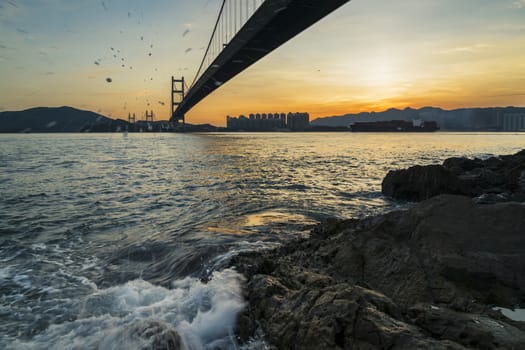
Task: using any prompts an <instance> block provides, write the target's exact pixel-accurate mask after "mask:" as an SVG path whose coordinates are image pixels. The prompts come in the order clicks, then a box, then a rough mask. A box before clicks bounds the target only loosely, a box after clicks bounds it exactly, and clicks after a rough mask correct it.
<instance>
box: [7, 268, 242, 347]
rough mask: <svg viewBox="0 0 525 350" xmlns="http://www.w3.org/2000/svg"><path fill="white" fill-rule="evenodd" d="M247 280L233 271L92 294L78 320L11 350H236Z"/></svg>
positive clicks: (139, 283) (83, 302)
mask: <svg viewBox="0 0 525 350" xmlns="http://www.w3.org/2000/svg"><path fill="white" fill-rule="evenodd" d="M242 279H243V277H242V276H241V275H240V274H238V273H237V272H235V271H234V270H232V269H226V270H223V271H220V272H215V273H213V274H212V276H211V279H210V280H209V281H208V282H207V283H204V282H202V281H201V280H199V279H196V278H189V277H188V278H185V279H182V280H177V281H174V282H173V288H171V289H168V288H164V287H160V286H155V285H152V284H151V283H148V282H146V281H143V280H134V281H130V282H128V283H126V284H123V285H119V286H115V287H111V288H107V289H99V290H96V291H94V292H93V293H92V294H90V295H88V296H87V297H85V298H84V299H83V300H81V301H80V302H79V303H78V310H76V311H77V312H76V315H75V316H76V320H74V321H70V322H65V323H62V324H55V325H52V326H50V327H49V328H47V329H46V330H45V331H44V332H43V333H40V334H38V335H37V336H35V337H34V338H33V339H32V340H30V341H21V340H15V341H14V342H13V343H12V344H10V345H9V347H8V348H13V349H43V348H46V349H89V348H95V349H96V348H98V349H149V348H151V347H152V345H154V344H159V342H166V341H175V340H176V335H175V334H176V333H175V332H177V333H178V334H179V335H180V337H181V341H182V344H183V345H184V346H185V347H187V349H191V350H195V349H212V348H213V349H235V348H238V345H237V343H236V341H235V339H234V337H233V332H232V330H233V327H234V326H235V321H236V317H237V315H238V313H239V312H240V311H241V310H242V309H243V307H244V305H245V304H244V301H243V298H242V295H241V282H242Z"/></svg>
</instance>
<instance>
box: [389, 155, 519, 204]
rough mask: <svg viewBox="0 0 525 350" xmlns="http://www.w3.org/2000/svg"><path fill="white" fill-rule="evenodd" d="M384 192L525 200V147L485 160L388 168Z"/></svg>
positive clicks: (402, 195) (405, 195)
mask: <svg viewBox="0 0 525 350" xmlns="http://www.w3.org/2000/svg"><path fill="white" fill-rule="evenodd" d="M381 187H382V192H383V194H385V195H387V196H389V197H392V198H395V199H402V200H409V201H421V200H425V199H428V198H431V197H433V196H436V195H439V194H461V195H465V196H469V197H478V198H479V201H480V202H482V203H496V202H505V201H519V202H524V201H525V150H522V151H520V152H518V153H516V154H514V155H507V156H499V157H491V158H488V159H485V160H481V159H477V158H476V159H468V158H456V157H454V158H449V159H447V160H445V161H444V162H443V165H427V166H419V165H416V166H413V167H410V168H408V169H401V170H392V171H390V172H388V174H387V175H386V177H385V178H384V180H383V183H382V186H381Z"/></svg>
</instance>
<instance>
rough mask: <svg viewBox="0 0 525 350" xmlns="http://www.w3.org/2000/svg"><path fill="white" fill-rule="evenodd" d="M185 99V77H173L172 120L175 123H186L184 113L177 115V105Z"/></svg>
mask: <svg viewBox="0 0 525 350" xmlns="http://www.w3.org/2000/svg"><path fill="white" fill-rule="evenodd" d="M183 100H184V77H182V78H181V79H175V78H174V77H173V76H172V77H171V114H170V115H171V120H170V121H171V122H172V123H173V124H174V125H181V124H182V125H184V124H185V123H186V121H185V119H184V114H179V113H177V115H175V110H176V109H177V108H176V107H177V106H178V105H180V104H181V103H182V101H183Z"/></svg>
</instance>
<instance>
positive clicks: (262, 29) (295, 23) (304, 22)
mask: <svg viewBox="0 0 525 350" xmlns="http://www.w3.org/2000/svg"><path fill="white" fill-rule="evenodd" d="M349 1H350V0H223V1H222V4H221V7H220V10H219V14H218V17H217V20H216V22H215V25H214V28H213V32H212V35H211V38H210V40H209V43H208V46H207V48H206V51H205V53H204V57H203V58H202V61H201V63H200V65H199V68H198V70H197V73H196V75H195V78H194V79H193V81H192V82H191V84H190V85H189V86H188V85H187V82H186V81H185V80H184V78H181V79H175V78H174V77H172V79H171V122H173V123H174V124H184V123H185V117H184V115H185V113H186V112H188V111H189V110H190V109H191V108H192V107H194V106H195V105H196V104H197V103H199V102H200V101H201V100H202V99H204V98H205V97H206V96H208V95H209V94H211V93H212V92H213V91H214V90H216V89H217V88H219V87H220V86H221V85H223V84H224V83H226V82H227V81H228V80H230V79H232V78H233V77H235V76H236V75H237V74H239V73H241V72H242V71H243V70H245V69H246V68H248V67H249V66H251V65H252V64H254V63H255V62H257V61H258V60H260V59H261V58H263V57H264V56H266V55H267V54H269V53H270V52H272V51H273V50H275V49H276V48H278V47H279V46H281V45H282V44H284V43H285V42H287V41H288V40H290V39H291V38H293V37H294V36H296V35H297V34H299V33H301V32H302V31H304V30H305V29H307V28H308V27H310V26H312V25H313V24H314V23H316V22H317V21H319V20H320V19H322V18H323V17H325V16H327V15H328V14H330V13H331V12H333V11H335V10H336V9H338V8H339V7H341V6H342V5H344V4H345V3H347V2H349Z"/></svg>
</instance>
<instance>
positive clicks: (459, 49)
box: [435, 44, 490, 55]
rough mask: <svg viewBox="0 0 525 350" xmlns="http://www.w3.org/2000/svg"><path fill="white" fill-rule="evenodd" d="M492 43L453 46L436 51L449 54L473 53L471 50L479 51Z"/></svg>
mask: <svg viewBox="0 0 525 350" xmlns="http://www.w3.org/2000/svg"><path fill="white" fill-rule="evenodd" d="M489 47H490V45H487V44H474V45H468V46H458V47H452V48H448V49H444V50H440V51H436V52H435V53H437V54H440V55H449V54H456V53H471V52H478V51H481V50H484V49H487V48H489Z"/></svg>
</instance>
